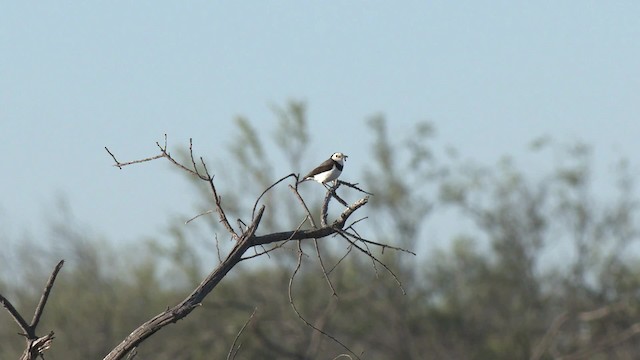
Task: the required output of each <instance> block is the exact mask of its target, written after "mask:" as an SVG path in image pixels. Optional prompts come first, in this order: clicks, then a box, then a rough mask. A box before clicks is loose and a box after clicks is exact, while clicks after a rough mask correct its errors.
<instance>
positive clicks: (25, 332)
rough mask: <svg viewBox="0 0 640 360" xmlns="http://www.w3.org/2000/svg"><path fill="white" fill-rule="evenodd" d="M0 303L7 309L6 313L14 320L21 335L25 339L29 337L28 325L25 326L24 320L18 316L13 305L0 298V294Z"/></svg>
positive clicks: (2, 297)
mask: <svg viewBox="0 0 640 360" xmlns="http://www.w3.org/2000/svg"><path fill="white" fill-rule="evenodd" d="M0 303H1V304H2V306H3V307H4V308H5V309H7V311H8V312H9V315H11V317H12V318H13V320H15V322H16V323H17V324H18V326H20V329H21V330H22V331H23V333H22V335H24V336H26V337H30V334H29V330H30V328H29V324H27V322H26V321H25V320H24V318H23V317H22V315H20V313H19V312H18V310H16V308H15V307H14V306H13V304H11V302H10V301H9V300H8V299H7V298H5V297H4V296H2V294H0Z"/></svg>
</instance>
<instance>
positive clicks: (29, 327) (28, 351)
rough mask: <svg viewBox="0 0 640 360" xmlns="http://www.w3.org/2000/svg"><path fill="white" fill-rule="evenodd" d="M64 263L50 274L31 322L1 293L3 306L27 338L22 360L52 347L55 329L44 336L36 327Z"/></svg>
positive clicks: (61, 262) (27, 359)
mask: <svg viewBox="0 0 640 360" xmlns="http://www.w3.org/2000/svg"><path fill="white" fill-rule="evenodd" d="M63 265H64V260H60V262H58V264H57V265H56V267H55V268H54V269H53V272H52V273H51V276H49V280H47V284H46V285H45V287H44V291H43V292H42V296H41V297H40V301H39V302H38V305H37V306H36V309H35V311H34V313H33V319H32V320H31V323H30V324H27V322H26V321H25V320H24V317H22V315H20V312H18V310H17V309H16V308H15V307H14V306H13V305H12V304H11V302H10V301H9V300H8V299H7V298H5V297H4V296H2V295H0V303H1V304H2V306H3V307H4V308H5V309H6V310H7V311H8V312H9V314H10V315H11V317H12V318H13V319H14V320H15V322H16V323H17V324H18V326H19V327H20V329H21V330H22V331H23V333H21V334H20V335H23V336H24V337H25V338H26V340H27V346H26V348H25V350H24V352H23V353H22V356H20V360H33V359H36V358H37V357H38V356H42V353H43V352H44V351H45V350H48V349H49V348H50V347H51V342H52V341H53V339H54V338H55V337H54V336H53V331H51V332H49V334H47V335H44V336H40V337H39V336H38V335H36V328H37V326H38V323H39V322H40V317H41V316H42V313H43V311H44V307H45V306H46V305H47V300H48V299H49V295H50V294H51V289H52V288H53V283H54V282H55V281H56V277H57V276H58V272H60V269H62V266H63Z"/></svg>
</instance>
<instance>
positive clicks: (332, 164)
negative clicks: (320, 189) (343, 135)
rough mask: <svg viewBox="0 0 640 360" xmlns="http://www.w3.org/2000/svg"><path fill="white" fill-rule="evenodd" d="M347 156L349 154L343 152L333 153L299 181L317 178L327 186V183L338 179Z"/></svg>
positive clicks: (316, 179)
mask: <svg viewBox="0 0 640 360" xmlns="http://www.w3.org/2000/svg"><path fill="white" fill-rule="evenodd" d="M347 158H348V156H347V155H345V154H343V153H341V152H336V153H333V155H331V157H330V158H329V159H327V160H325V161H324V162H323V163H322V164H320V165H318V167H316V168H315V169H313V170H311V171H310V172H309V173H308V174H307V175H305V176H304V177H303V178H302V180H300V181H299V182H298V183H301V182H303V181H307V180H315V181H317V182H319V183H320V184H322V185H324V186H325V187H326V183H328V182H330V181H337V180H338V177H339V176H340V174H341V173H342V169H343V167H344V162H345V161H346V160H347Z"/></svg>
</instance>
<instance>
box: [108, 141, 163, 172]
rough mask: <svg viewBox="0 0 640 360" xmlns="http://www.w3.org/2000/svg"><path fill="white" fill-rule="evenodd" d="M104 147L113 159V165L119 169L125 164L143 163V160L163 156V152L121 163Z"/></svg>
mask: <svg viewBox="0 0 640 360" xmlns="http://www.w3.org/2000/svg"><path fill="white" fill-rule="evenodd" d="M104 149H105V150H107V152H108V153H109V155H111V157H112V158H113V161H115V164H114V165H113V166H115V167H117V168H118V169H121V170H122V167H124V166H127V165H133V164H139V163H143V162H147V161H151V160H155V159H160V158H161V157H164V154H160V155H156V156H152V157H148V158H144V159H140V160H134V161H128V162H124V163H121V162H120V161H118V160H117V159H116V157H115V156H114V155H113V154H112V153H111V151H109V149H108V148H107V147H106V146H105V147H104Z"/></svg>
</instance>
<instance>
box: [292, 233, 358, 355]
mask: <svg viewBox="0 0 640 360" xmlns="http://www.w3.org/2000/svg"><path fill="white" fill-rule="evenodd" d="M303 254H304V253H303V252H302V245H301V242H298V262H297V264H296V268H295V269H294V270H293V273H292V274H291V277H290V278H289V304H291V307H292V308H293V311H294V312H295V313H296V315H298V317H299V318H300V320H302V322H304V323H305V324H306V325H307V326H309V327H310V328H312V329H313V330H315V331H317V332H319V333H321V334H323V335H324V336H326V337H328V338H329V339H331V340H333V341H334V342H335V343H336V344H338V345H340V346H342V347H343V348H344V349H345V350H347V351H348V352H350V353H351V354H353V355H354V356H355V357H356V358H357V359H360V357H358V355H356V353H354V352H353V351H352V350H351V349H349V347H347V346H346V345H345V344H343V343H342V342H340V340H338V339H336V338H335V337H334V336H332V335H331V334H329V333H327V332H325V331H323V330H322V329H319V328H317V327H316V326H314V325H313V324H312V323H310V322H309V321H308V320H307V319H305V318H304V316H302V314H301V313H300V311H298V308H297V307H296V304H295V302H294V300H293V280H294V279H295V277H296V274H297V273H298V271H299V270H300V267H301V265H302V255H303Z"/></svg>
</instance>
